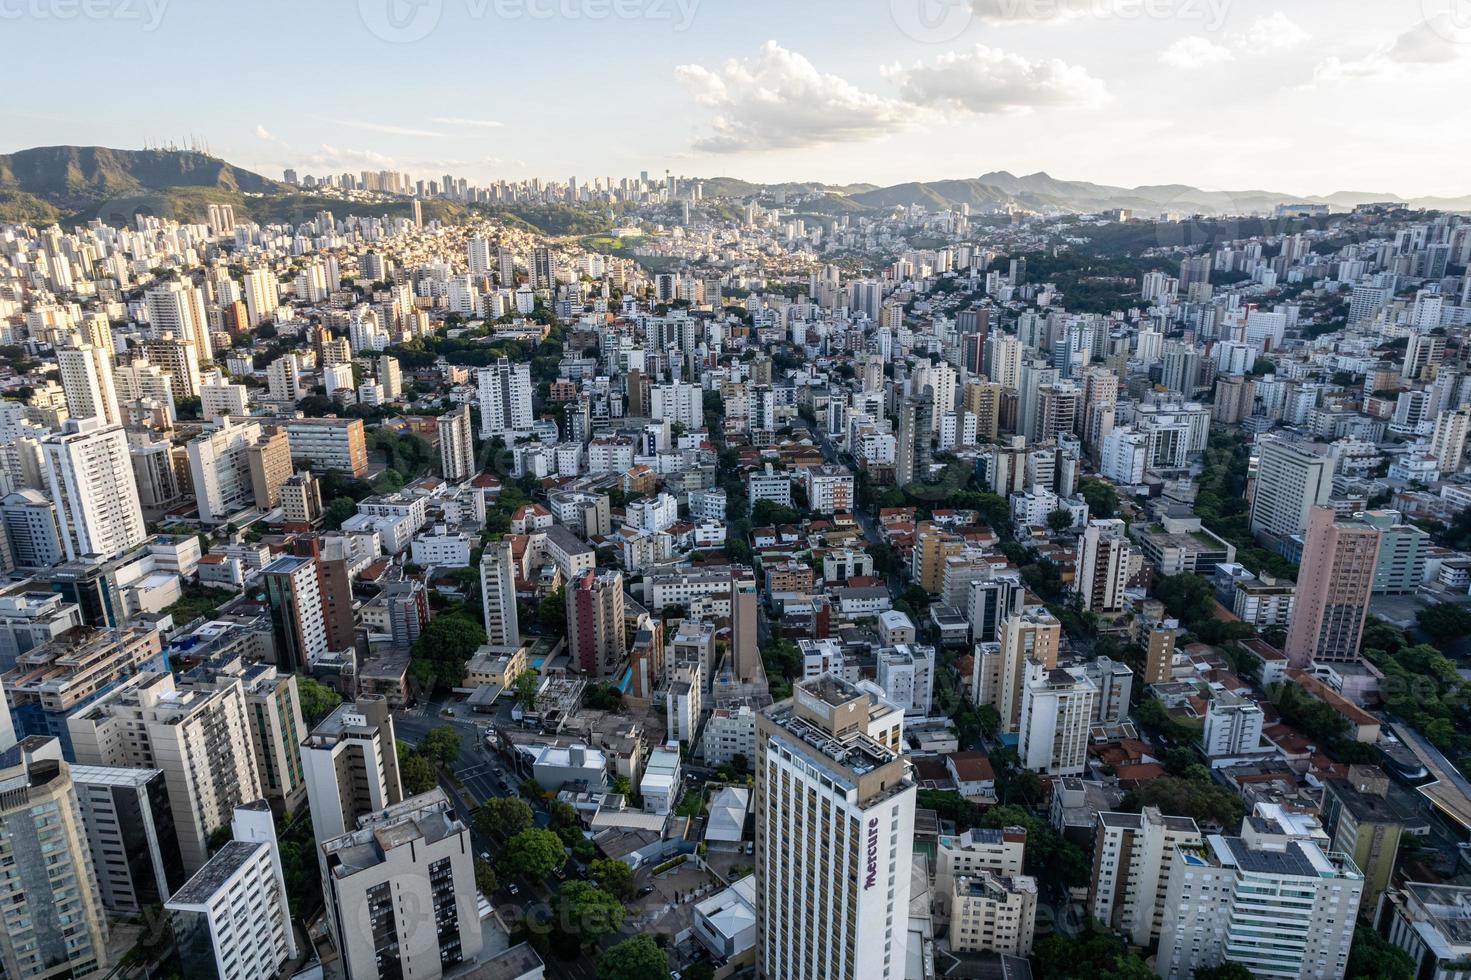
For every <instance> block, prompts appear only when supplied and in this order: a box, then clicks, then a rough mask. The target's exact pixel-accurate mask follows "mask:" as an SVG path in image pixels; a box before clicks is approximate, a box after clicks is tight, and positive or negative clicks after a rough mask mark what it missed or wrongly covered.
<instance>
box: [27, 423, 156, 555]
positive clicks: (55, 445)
mask: <svg viewBox="0 0 1471 980" xmlns="http://www.w3.org/2000/svg"><path fill="white" fill-rule="evenodd" d="M41 447H42V450H43V451H44V453H45V457H46V479H47V485H48V486H49V488H50V494H51V500H52V502H53V503H54V504H55V505H56V516H57V518H58V522H59V523H60V524H61V530H62V542H63V544H64V545H65V547H66V557H67V559H68V560H70V559H73V558H78V557H80V556H82V555H104V556H107V557H111V556H113V555H117V554H120V553H122V552H124V551H126V550H127V549H129V548H131V547H133V546H134V545H138V544H141V543H142V542H143V541H144V540H145V539H146V538H147V537H148V529H147V527H146V526H145V525H144V523H143V510H142V508H141V507H140V506H139V503H138V485H137V482H136V481H135V480H134V478H133V462H132V458H131V457H130V455H129V453H128V439H127V436H126V435H125V434H124V433H123V427H122V426H120V425H103V424H102V423H101V422H100V421H99V420H98V419H95V418H91V419H68V420H67V421H66V424H65V425H64V426H63V427H62V430H61V432H59V433H55V434H53V435H50V436H48V437H46V439H45V441H43V442H42V444H41Z"/></svg>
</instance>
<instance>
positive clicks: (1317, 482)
mask: <svg viewBox="0 0 1471 980" xmlns="http://www.w3.org/2000/svg"><path fill="white" fill-rule="evenodd" d="M1332 489H1333V461H1332V460H1331V459H1329V458H1328V456H1327V454H1326V453H1324V452H1323V451H1322V447H1321V446H1318V445H1315V444H1313V443H1306V442H1296V441H1292V440H1288V439H1280V438H1272V439H1264V440H1263V441H1262V442H1261V462H1260V465H1259V466H1258V467H1257V479H1256V489H1255V492H1254V494H1253V495H1252V499H1251V525H1250V526H1251V532H1252V534H1254V535H1257V536H1259V537H1260V538H1262V539H1264V540H1266V541H1268V542H1270V543H1271V544H1273V545H1274V546H1277V547H1280V544H1281V542H1282V541H1284V540H1285V539H1287V538H1288V537H1290V536H1292V535H1294V534H1301V533H1302V532H1303V531H1304V530H1306V529H1307V526H1308V512H1309V511H1310V510H1312V508H1313V507H1316V506H1320V505H1322V504H1326V503H1327V502H1328V496H1329V494H1330V493H1331V491H1332Z"/></svg>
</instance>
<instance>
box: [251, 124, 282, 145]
mask: <svg viewBox="0 0 1471 980" xmlns="http://www.w3.org/2000/svg"><path fill="white" fill-rule="evenodd" d="M255 138H256V139H258V140H265V141H266V142H267V143H279V142H281V141H280V140H279V139H277V138H276V137H275V136H273V135H271V131H270V130H268V129H266V127H264V126H262V125H261V124H260V123H256V124H255Z"/></svg>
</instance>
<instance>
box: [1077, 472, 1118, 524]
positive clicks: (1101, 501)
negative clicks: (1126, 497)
mask: <svg viewBox="0 0 1471 980" xmlns="http://www.w3.org/2000/svg"><path fill="white" fill-rule="evenodd" d="M1078 492H1079V493H1081V494H1082V495H1083V499H1084V500H1086V501H1087V502H1088V516H1090V517H1095V518H1098V519H1100V520H1102V519H1105V518H1109V517H1112V516H1114V515H1115V514H1117V513H1118V512H1119V495H1118V491H1116V490H1114V488H1113V484H1111V483H1107V482H1105V481H1103V480H1084V481H1083V482H1082V483H1080V484H1079V485H1078Z"/></svg>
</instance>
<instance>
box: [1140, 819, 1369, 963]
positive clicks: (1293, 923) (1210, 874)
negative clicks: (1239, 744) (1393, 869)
mask: <svg viewBox="0 0 1471 980" xmlns="http://www.w3.org/2000/svg"><path fill="white" fill-rule="evenodd" d="M1303 823H1304V821H1303V819H1302V817H1301V815H1299V814H1290V813H1287V812H1285V811H1283V810H1281V808H1279V807H1276V806H1274V805H1271V804H1258V805H1257V812H1256V813H1255V814H1253V815H1252V816H1250V817H1247V818H1246V819H1245V820H1243V821H1242V824H1241V835H1240V836H1239V837H1225V836H1222V835H1220V834H1212V835H1210V836H1209V837H1207V838H1206V839H1205V842H1204V843H1203V844H1202V845H1198V846H1195V847H1180V848H1177V849H1176V851H1175V858H1174V864H1173V869H1172V871H1171V874H1170V884H1169V889H1168V891H1167V892H1166V895H1165V903H1164V904H1165V915H1164V921H1163V926H1162V928H1161V930H1160V937H1159V955H1158V957H1157V958H1156V960H1155V972H1156V973H1157V974H1159V976H1161V977H1165V978H1168V980H1177V978H1178V980H1188V978H1189V977H1191V976H1192V975H1193V974H1194V973H1195V971H1196V970H1197V969H1200V968H1201V967H1210V966H1218V965H1220V964H1221V963H1223V962H1227V961H1229V962H1232V963H1239V964H1241V965H1242V966H1244V967H1246V969H1248V970H1250V971H1251V972H1252V974H1254V975H1255V976H1258V977H1281V978H1282V980H1291V978H1301V980H1340V978H1341V977H1342V976H1343V973H1344V970H1345V968H1346V967H1347V966H1348V953H1349V947H1350V946H1351V945H1352V944H1353V934H1354V923H1355V921H1356V920H1357V918H1358V910H1359V898H1360V896H1361V894H1362V893H1363V890H1364V876H1363V874H1362V873H1361V872H1360V871H1359V869H1358V867H1357V866H1355V865H1354V862H1353V860H1352V858H1350V857H1349V856H1348V855H1346V854H1340V853H1338V852H1329V851H1325V850H1323V846H1326V843H1327V839H1326V835H1323V834H1322V830H1321V828H1319V829H1318V831H1317V834H1316V835H1313V834H1307V833H1303V832H1302V827H1301V825H1302V824H1303ZM1320 845H1322V846H1320Z"/></svg>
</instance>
